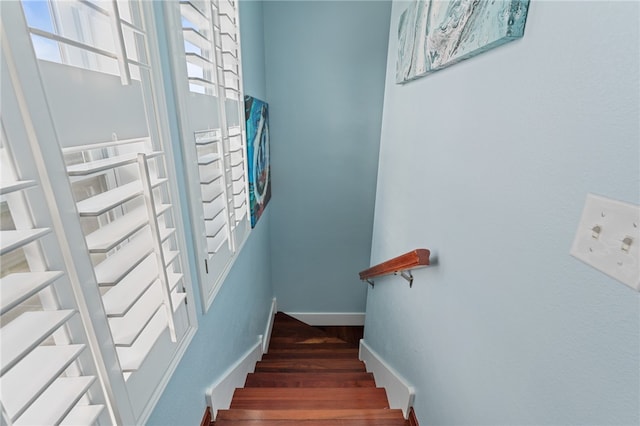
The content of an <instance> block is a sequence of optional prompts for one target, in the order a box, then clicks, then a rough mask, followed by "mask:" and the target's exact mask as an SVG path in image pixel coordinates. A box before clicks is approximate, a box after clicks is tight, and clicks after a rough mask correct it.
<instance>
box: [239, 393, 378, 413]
mask: <svg viewBox="0 0 640 426" xmlns="http://www.w3.org/2000/svg"><path fill="white" fill-rule="evenodd" d="M230 408H231V409H234V408H242V409H260V410H286V409H293V410H306V409H316V410H317V409H329V410H332V409H348V408H352V409H359V408H378V409H384V408H389V403H388V401H387V394H386V392H385V390H384V388H240V389H236V391H235V392H234V394H233V400H232V401H231V407H230Z"/></svg>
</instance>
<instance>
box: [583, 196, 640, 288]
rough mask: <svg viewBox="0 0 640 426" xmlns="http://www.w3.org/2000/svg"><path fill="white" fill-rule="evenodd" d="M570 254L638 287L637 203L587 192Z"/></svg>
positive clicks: (639, 215)
mask: <svg viewBox="0 0 640 426" xmlns="http://www.w3.org/2000/svg"><path fill="white" fill-rule="evenodd" d="M571 255H572V256H574V257H575V258H577V259H580V260H581V261H583V262H584V263H586V264H587V265H590V266H593V267H594V268H596V269H598V270H600V271H602V272H604V273H605V274H607V275H609V276H610V277H612V278H615V279H617V280H619V281H622V282H623V283H625V284H626V285H628V286H629V287H631V288H633V289H635V290H637V291H640V206H636V205H633V204H629V203H625V202H622V201H616V200H611V199H609V198H605V197H601V196H598V195H593V194H588V195H587V201H586V203H585V206H584V210H583V212H582V218H581V219H580V224H579V225H578V231H577V232H576V237H575V239H574V240H573V246H572V247H571Z"/></svg>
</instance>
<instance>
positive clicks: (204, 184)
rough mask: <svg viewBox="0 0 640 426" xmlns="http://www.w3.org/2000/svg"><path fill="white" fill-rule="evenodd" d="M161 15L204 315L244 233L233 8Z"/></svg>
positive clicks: (179, 8) (193, 4) (188, 6)
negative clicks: (188, 189) (170, 61)
mask: <svg viewBox="0 0 640 426" xmlns="http://www.w3.org/2000/svg"><path fill="white" fill-rule="evenodd" d="M164 10H165V14H166V18H167V19H166V21H167V22H166V23H167V26H168V29H169V30H168V31H167V33H168V38H169V42H170V43H169V44H170V46H171V48H172V50H173V54H172V55H171V56H172V58H173V59H174V63H173V78H174V85H175V87H176V97H177V99H178V103H179V106H180V108H179V109H178V115H179V117H180V125H181V130H182V136H183V143H184V150H185V163H186V164H185V166H186V169H187V175H188V176H187V177H188V180H189V183H190V185H189V186H190V187H191V188H199V190H197V189H195V190H192V191H191V193H190V198H191V201H192V205H191V216H192V226H193V235H194V244H195V246H196V252H197V253H200V255H201V256H202V263H201V267H200V269H199V272H200V277H201V279H200V283H201V294H202V302H203V308H204V309H205V310H206V309H207V308H208V307H209V306H210V304H211V303H212V301H213V298H214V296H215V294H216V292H217V290H218V288H219V285H220V283H221V281H222V280H223V279H224V277H225V275H226V273H227V271H228V270H229V268H230V266H231V264H232V262H233V260H234V259H235V256H236V255H237V253H238V251H239V249H240V247H241V245H242V243H243V242H244V241H245V239H246V237H247V235H248V232H249V230H250V222H249V215H248V189H247V161H246V145H245V122H244V96H243V91H242V78H241V66H240V65H241V60H240V42H239V27H238V10H237V2H233V1H229V0H213V1H210V0H204V1H196V0H194V1H181V2H179V3H178V2H166V3H165V9H164ZM196 164H197V167H194V165H196Z"/></svg>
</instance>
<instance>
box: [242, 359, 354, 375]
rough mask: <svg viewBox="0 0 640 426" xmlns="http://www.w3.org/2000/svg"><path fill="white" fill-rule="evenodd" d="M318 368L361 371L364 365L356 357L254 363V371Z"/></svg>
mask: <svg viewBox="0 0 640 426" xmlns="http://www.w3.org/2000/svg"><path fill="white" fill-rule="evenodd" d="M310 370H319V371H324V372H339V371H345V370H346V371H355V372H358V371H361V372H364V371H366V370H365V366H364V363H363V362H362V361H359V360H357V359H342V358H340V359H326V358H302V359H267V360H264V361H259V362H258V363H257V364H256V368H255V371H256V372H265V371H274V372H281V373H285V372H296V371H299V372H307V371H310Z"/></svg>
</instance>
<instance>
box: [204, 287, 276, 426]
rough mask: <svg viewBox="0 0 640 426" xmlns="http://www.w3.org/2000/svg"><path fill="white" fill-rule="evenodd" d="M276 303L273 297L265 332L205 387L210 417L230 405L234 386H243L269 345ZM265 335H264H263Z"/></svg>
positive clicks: (214, 416) (213, 416) (213, 418)
mask: <svg viewBox="0 0 640 426" xmlns="http://www.w3.org/2000/svg"><path fill="white" fill-rule="evenodd" d="M276 309H277V303H276V298H275V297H274V298H273V300H272V301H271V311H270V312H269V318H268V319H267V323H266V325H265V334H264V336H263V335H259V336H258V340H257V342H256V343H255V344H254V345H253V346H251V348H249V350H248V351H247V352H245V353H244V355H242V356H240V358H239V359H238V361H236V362H235V363H234V364H233V365H231V366H230V367H229V368H228V369H227V370H226V371H225V372H224V373H222V375H221V376H220V378H219V379H218V380H217V381H216V382H215V383H214V384H213V385H211V387H210V388H209V389H207V393H206V397H207V404H208V405H209V407H211V418H212V420H215V419H216V416H217V415H218V410H226V409H228V408H229V407H230V406H231V400H232V399H233V392H234V391H235V390H236V388H242V387H244V382H245V380H246V379H247V374H249V373H252V372H253V371H254V370H255V368H256V363H257V362H258V361H260V359H261V358H262V354H263V353H264V352H266V348H268V347H269V340H270V339H271V330H272V329H273V321H274V317H275V315H276V312H277V311H276ZM265 336H266V337H265Z"/></svg>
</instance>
